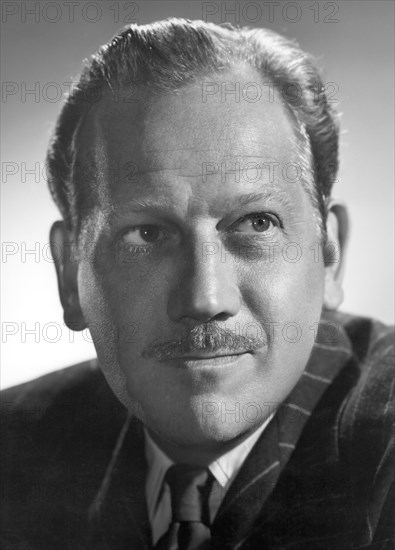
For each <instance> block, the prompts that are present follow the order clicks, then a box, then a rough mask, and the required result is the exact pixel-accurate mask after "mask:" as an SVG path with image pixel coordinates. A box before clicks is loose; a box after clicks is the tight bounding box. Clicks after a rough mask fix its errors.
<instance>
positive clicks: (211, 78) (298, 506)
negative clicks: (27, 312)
mask: <svg viewBox="0 0 395 550" xmlns="http://www.w3.org/2000/svg"><path fill="white" fill-rule="evenodd" d="M337 154H338V126H337V122H336V117H335V114H334V113H333V112H332V111H331V109H330V107H329V105H328V103H327V101H326V97H325V93H324V88H323V85H322V82H321V80H320V77H319V75H318V73H317V70H316V68H315V67H314V64H313V62H312V60H311V59H310V58H309V57H308V56H307V55H306V54H304V53H303V52H301V51H300V50H299V49H298V48H297V47H296V46H295V45H294V44H293V43H290V42H288V41H287V40H285V39H284V38H282V37H280V36H278V35H277V34H275V33H273V32H270V31H267V30H248V29H235V28H232V27H229V26H228V25H227V26H216V25H214V24H209V23H203V22H201V21H194V22H191V21H188V20H177V19H170V20H166V21H163V22H159V23H154V24H152V25H146V26H137V25H132V26H130V27H128V28H126V29H124V30H123V31H122V32H121V33H120V34H119V35H118V36H116V37H115V38H114V39H113V40H112V41H111V42H110V43H109V44H107V45H105V46H103V47H102V48H101V49H100V51H99V52H98V53H97V54H96V55H95V56H94V57H93V58H92V59H91V61H90V62H89V65H88V66H87V67H86V68H85V69H84V71H83V73H82V76H81V78H80V81H79V84H78V86H77V89H76V90H75V91H74V92H73V93H72V95H71V96H70V97H69V99H68V101H67V102H66V104H65V106H64V108H63V110H62V113H61V115H60V117H59V120H58V123H57V127H56V130H55V133H54V137H53V141H52V143H51V146H50V149H49V153H48V165H49V168H50V173H51V178H50V190H51V193H52V196H53V198H54V200H55V201H56V203H57V205H58V207H59V209H60V211H61V213H62V217H63V221H61V222H56V223H55V224H54V225H53V227H52V230H51V245H52V251H53V256H54V258H55V261H56V269H57V276H58V281H59V292H60V298H61V302H62V306H63V309H64V318H65V322H66V323H67V325H68V326H69V327H70V328H71V329H73V330H83V329H85V328H87V327H88V328H89V330H90V332H91V334H92V338H93V341H94V344H95V347H96V350H97V356H98V365H99V366H98V365H97V364H96V362H95V361H92V362H89V363H85V364H82V365H77V366H75V367H71V368H69V369H65V370H63V371H60V372H56V373H54V374H51V375H49V376H45V377H43V378H41V379H38V380H37V381H33V382H30V383H27V384H24V385H22V386H20V387H17V388H12V389H10V390H8V391H7V392H5V393H4V396H3V403H4V406H5V415H4V417H5V420H6V421H7V431H6V435H5V444H6V446H7V457H6V463H5V466H4V467H3V471H4V478H5V481H6V487H5V489H4V493H5V497H6V498H5V500H6V505H5V507H4V519H3V526H4V535H3V541H4V542H3V548H18V549H22V548H23V549H25V548H26V549H33V548H34V549H39V548H40V549H44V548H45V549H47V548H57V549H62V548H70V549H71V548H73V549H78V548H89V549H95V550H98V549H114V550H115V549H116V550H125V549H134V548H136V549H140V548H153V547H155V548H160V549H162V548H167V549H170V548H179V549H192V548H196V549H197V548H210V547H211V548H221V549H222V548H223V549H231V548H232V549H236V548H243V549H261V548H268V549H285V548H287V549H288V548H292V549H295V550H296V549H300V550H302V549H303V550H306V549H307V550H308V549H311V550H313V549H314V550H316V549H336V550H340V549H344V550H346V549H350V548H353V549H356V548H361V549H362V548H364V549H368V548H369V549H383V550H384V549H389V548H393V545H394V542H395V537H394V532H393V527H394V522H393V518H392V513H393V505H394V488H393V487H394V485H393V439H394V438H393V432H392V420H393V409H392V406H391V405H392V401H391V399H392V397H391V395H392V394H391V386H393V379H394V378H393V371H392V369H391V358H393V347H392V336H391V335H392V333H391V331H390V330H389V329H387V328H386V327H384V326H383V325H381V324H380V323H378V322H374V321H371V320H369V319H363V318H355V317H352V316H349V315H345V314H340V313H337V312H336V310H337V308H338V307H339V305H340V304H341V302H342V288H341V280H342V275H343V266H344V264H343V256H344V248H345V243H346V235H347V214H346V210H345V207H344V206H343V205H342V203H340V202H339V201H336V200H335V199H333V198H331V187H332V183H333V181H334V180H335V178H336V173H337V167H338V159H337ZM102 373H103V374H104V376H103V374H102ZM110 388H111V389H110ZM114 394H115V396H114Z"/></svg>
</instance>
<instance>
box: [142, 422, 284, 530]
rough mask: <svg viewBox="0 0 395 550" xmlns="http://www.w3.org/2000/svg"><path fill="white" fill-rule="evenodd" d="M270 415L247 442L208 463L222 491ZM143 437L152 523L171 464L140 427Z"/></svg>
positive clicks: (149, 512) (147, 496)
mask: <svg viewBox="0 0 395 550" xmlns="http://www.w3.org/2000/svg"><path fill="white" fill-rule="evenodd" d="M273 416H274V415H273V414H272V415H270V416H269V418H267V419H266V420H265V422H264V423H263V424H262V425H261V426H260V427H259V428H258V429H256V430H255V431H254V432H253V433H252V434H251V435H249V436H248V437H247V439H245V440H244V441H242V442H241V443H239V445H237V446H236V447H233V449H231V450H230V451H228V452H226V453H224V454H223V455H222V456H220V457H219V458H217V459H216V460H214V462H212V463H211V464H209V466H208V468H209V470H210V471H211V473H212V474H213V476H214V477H215V479H216V480H217V481H218V483H219V484H220V485H221V487H222V488H223V489H225V490H226V489H227V488H228V486H229V485H230V483H231V481H233V479H234V478H235V477H236V475H237V473H238V471H239V470H240V468H241V466H242V465H243V462H244V461H245V459H246V458H247V455H248V454H249V452H250V451H251V449H252V448H253V446H254V445H255V443H256V442H257V441H258V439H259V437H260V435H261V434H262V432H263V431H264V429H265V428H266V426H267V425H268V424H269V422H270V420H271V419H272V418H273ZM144 434H145V456H146V459H147V464H148V476H147V480H146V487H145V489H146V498H147V505H148V514H149V519H150V521H151V522H152V521H153V518H154V516H155V511H156V508H157V506H158V503H159V500H160V495H161V492H162V489H163V487H162V485H163V479H164V477H165V474H166V472H167V470H168V468H170V466H172V465H173V464H174V462H173V461H172V460H171V459H170V458H169V457H168V456H167V455H166V454H165V453H164V452H163V451H162V450H161V449H160V448H159V447H158V445H157V444H156V443H155V441H154V440H153V439H152V437H151V436H150V435H149V433H148V431H147V430H146V428H144Z"/></svg>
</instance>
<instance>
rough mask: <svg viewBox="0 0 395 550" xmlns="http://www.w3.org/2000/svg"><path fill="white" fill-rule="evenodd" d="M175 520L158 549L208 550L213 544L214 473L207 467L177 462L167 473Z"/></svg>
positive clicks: (156, 548) (173, 518)
mask: <svg viewBox="0 0 395 550" xmlns="http://www.w3.org/2000/svg"><path fill="white" fill-rule="evenodd" d="M165 481H166V483H167V484H168V485H169V488H170V495H171V509H172V520H171V524H170V527H169V529H168V531H167V532H166V533H165V534H164V535H163V536H162V537H161V538H160V539H159V541H158V542H157V544H156V545H155V550H206V549H208V548H209V547H210V539H211V532H210V528H209V523H210V511H209V503H208V501H209V496H210V492H211V491H212V488H213V483H214V477H213V475H212V474H211V473H210V472H209V470H208V469H207V468H201V467H199V466H190V465H188V464H174V466H171V467H170V468H169V469H168V471H167V473H166V476H165Z"/></svg>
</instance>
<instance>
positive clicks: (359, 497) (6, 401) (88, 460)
mask: <svg viewBox="0 0 395 550" xmlns="http://www.w3.org/2000/svg"><path fill="white" fill-rule="evenodd" d="M393 362H394V342H393V332H392V331H391V329H389V328H388V327H385V326H384V325H382V324H381V323H379V322H377V321H373V320H371V319H367V318H360V317H353V316H351V315H346V314H343V313H332V314H329V313H327V314H325V315H323V317H322V320H321V323H320V329H319V331H318V335H317V339H316V343H315V345H314V348H313V351H312V353H311V356H310V359H309V361H308V363H307V365H306V368H305V371H304V373H303V375H302V377H301V378H300V380H299V381H298V383H297V384H296V386H295V387H294V389H293V390H292V391H291V393H290V394H289V396H288V397H287V399H286V400H285V401H284V403H283V404H282V405H281V407H279V409H278V411H277V413H276V415H275V416H274V418H273V419H272V420H271V422H270V423H269V425H268V426H267V428H266V429H265V430H264V432H263V433H262V435H261V436H260V438H259V439H258V442H257V443H256V444H255V446H254V448H253V449H252V451H251V452H250V454H249V455H248V457H247V459H246V461H245V462H244V464H243V466H242V468H241V469H240V471H239V473H238V474H237V476H236V478H235V480H234V481H233V482H232V485H231V487H230V488H229V490H228V492H227V493H226V495H225V497H224V499H223V501H222V503H221V506H220V508H219V511H218V513H217V515H216V517H215V519H214V522H213V525H212V528H211V530H212V548H213V549H219V550H221V549H223V550H231V549H232V550H237V549H240V550H253V549H256V550H258V549H259V550H262V549H265V550H351V549H353V550H357V549H358V550H362V549H363V550H390V549H393V548H395V489H394V380H395V377H394V368H393ZM2 420H3V422H2V424H3V428H2V439H3V442H2V449H3V452H2V457H3V458H2V500H3V503H2V507H1V508H2V521H1V528H2V534H1V548H2V549H3V550H47V549H48V550H55V549H56V550H140V549H141V550H144V549H146V550H148V549H150V548H152V544H151V532H150V525H149V521H148V513H147V505H146V502H145V491H144V487H145V476H146V468H147V467H146V461H145V456H144V434H143V430H142V426H141V423H140V421H138V420H137V419H136V418H134V417H131V416H130V415H129V414H127V412H126V410H125V409H124V407H123V406H122V405H121V404H120V403H119V402H118V400H117V399H116V397H115V396H114V395H113V393H112V391H111V390H110V388H109V387H108V385H107V382H106V381H105V379H104V376H103V375H102V373H101V370H100V368H98V365H97V362H96V360H92V361H90V362H86V363H82V364H79V365H76V366H73V367H69V368H66V369H63V370H61V371H57V372H54V373H52V374H49V375H46V376H44V377H41V378H39V379H37V380H34V381H32V382H28V383H25V384H22V385H20V386H16V387H14V388H10V389H8V390H5V391H4V392H3V393H2Z"/></svg>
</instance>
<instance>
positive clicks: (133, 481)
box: [88, 416, 152, 550]
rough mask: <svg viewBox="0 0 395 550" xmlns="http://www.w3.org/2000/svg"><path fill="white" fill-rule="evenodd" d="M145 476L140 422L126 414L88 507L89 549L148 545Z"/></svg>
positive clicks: (113, 548)
mask: <svg viewBox="0 0 395 550" xmlns="http://www.w3.org/2000/svg"><path fill="white" fill-rule="evenodd" d="M145 478H146V462H145V456H144V433H143V429H142V425H141V423H140V421H138V420H137V419H136V418H134V417H130V416H128V417H127V418H126V420H125V422H124V424H123V426H122V429H121V431H120V434H119V437H118V440H117V444H116V446H115V449H114V451H113V455H112V458H111V461H110V464H109V465H108V468H107V471H106V474H105V476H104V479H103V481H102V483H101V486H100V489H99V491H98V493H97V495H96V498H95V500H94V501H93V503H92V505H91V507H90V511H89V516H90V526H91V531H90V534H89V542H88V548H89V550H90V549H92V550H93V549H94V550H119V549H120V548H125V549H130V550H133V549H134V548H139V549H141V550H144V549H150V548H151V547H152V545H151V530H150V525H149V520H148V512H147V506H146V500H145Z"/></svg>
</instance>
